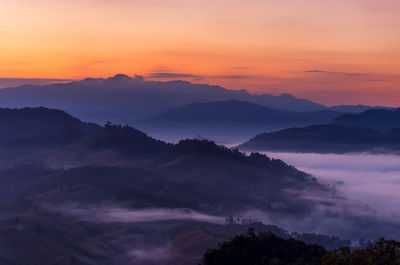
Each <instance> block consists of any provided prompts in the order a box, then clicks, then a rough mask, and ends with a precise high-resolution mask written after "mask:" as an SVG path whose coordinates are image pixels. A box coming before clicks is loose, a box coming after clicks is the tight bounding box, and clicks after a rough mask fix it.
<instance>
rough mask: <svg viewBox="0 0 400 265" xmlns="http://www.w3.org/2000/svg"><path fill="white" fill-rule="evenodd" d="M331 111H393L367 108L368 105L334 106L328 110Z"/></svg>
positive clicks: (377, 107) (378, 107)
mask: <svg viewBox="0 0 400 265" xmlns="http://www.w3.org/2000/svg"><path fill="white" fill-rule="evenodd" d="M329 109H330V110H332V111H337V112H344V113H361V112H364V111H366V110H374V109H386V110H394V109H395V108H392V107H385V106H369V105H336V106H332V107H330V108H329Z"/></svg>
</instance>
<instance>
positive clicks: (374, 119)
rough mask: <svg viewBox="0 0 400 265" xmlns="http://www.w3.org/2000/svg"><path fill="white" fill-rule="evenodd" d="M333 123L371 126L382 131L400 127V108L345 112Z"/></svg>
mask: <svg viewBox="0 0 400 265" xmlns="http://www.w3.org/2000/svg"><path fill="white" fill-rule="evenodd" d="M333 123H334V124H337V125H343V126H350V127H363V128H371V129H376V130H382V131H386V130H390V129H393V128H400V108H399V109H393V110H388V109H376V110H367V111H365V112H363V113H360V114H343V115H341V116H339V117H337V118H336V119H335V120H334V122H333Z"/></svg>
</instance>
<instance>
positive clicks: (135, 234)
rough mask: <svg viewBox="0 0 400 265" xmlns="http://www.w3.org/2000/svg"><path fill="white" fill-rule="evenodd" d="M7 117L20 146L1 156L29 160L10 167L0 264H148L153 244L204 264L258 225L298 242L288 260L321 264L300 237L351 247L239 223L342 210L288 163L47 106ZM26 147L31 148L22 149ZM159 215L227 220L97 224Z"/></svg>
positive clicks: (0, 178)
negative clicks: (256, 215) (250, 214)
mask: <svg viewBox="0 0 400 265" xmlns="http://www.w3.org/2000/svg"><path fill="white" fill-rule="evenodd" d="M118 78H119V79H121V78H122V79H123V78H124V77H118ZM136 81H137V82H140V81H138V80H136ZM136 81H135V82H136ZM87 82H92V81H90V80H88V81H87ZM113 82H114V81H113ZM121 82H125V81H124V80H121ZM1 113H2V112H1V111H0V114H1ZM3 113H5V114H4V117H3V120H4V123H8V124H10V126H9V127H4V128H2V132H1V133H2V134H3V139H14V140H15V141H14V144H13V145H12V148H10V149H7V148H6V146H7V144H6V143H5V144H4V145H3V147H4V149H2V150H3V152H4V154H6V153H7V152H10V150H14V149H15V150H19V151H18V152H15V153H13V155H12V156H11V157H12V159H10V161H9V162H8V163H6V162H3V163H2V164H1V165H0V183H1V184H2V185H0V264H1V263H3V264H7V265H25V264H34V265H36V264H40V265H54V264H62V265H63V264H65V265H67V264H82V265H83V264H86V265H98V264H99V265H103V264H104V265H105V264H107V265H109V264H135V263H136V264H144V265H147V264H146V263H143V262H137V260H132V248H133V249H134V250H136V248H138V249H139V251H141V252H140V253H142V252H143V253H148V254H147V255H150V254H151V255H154V256H156V255H157V251H154V253H150V252H151V249H152V248H151V247H148V246H153V247H154V246H155V247H156V249H158V248H161V249H162V247H163V246H165V245H167V246H168V247H170V248H171V249H172V250H171V251H172V252H173V253H174V255H176V256H173V257H165V256H162V255H161V258H160V259H159V260H157V262H156V264H177V265H186V264H196V263H198V262H199V258H200V257H201V254H202V253H203V252H204V249H206V248H208V247H213V246H216V242H218V241H221V240H227V239H229V238H231V237H232V236H233V235H235V234H238V233H242V232H244V230H246V229H247V228H248V227H250V226H251V227H256V228H257V229H258V230H259V231H264V232H268V231H271V232H273V233H274V234H276V235H278V236H280V237H282V238H284V239H279V238H277V237H274V236H272V235H268V236H267V238H270V239H273V240H274V242H275V243H274V244H276V245H277V246H281V245H285V244H289V245H290V246H289V247H288V249H287V250H285V251H286V252H284V253H289V250H290V253H293V254H296V257H295V258H293V257H291V256H290V255H289V254H290V253H289V254H288V255H286V254H285V256H287V257H285V258H284V259H283V260H284V262H303V263H298V264H308V263H305V262H317V261H318V260H315V259H314V258H315V257H314V256H312V255H314V254H315V255H317V254H316V253H319V251H322V250H323V248H322V247H319V246H315V245H314V246H310V245H307V244H304V243H301V242H298V241H296V240H294V239H291V238H295V239H300V240H304V241H305V242H308V243H318V244H322V245H323V246H324V247H326V248H327V249H332V248H337V247H339V246H342V245H347V246H348V245H350V242H349V241H347V240H341V239H339V238H337V237H331V236H324V235H319V234H302V233H292V232H287V231H285V230H284V229H282V228H279V227H276V226H267V225H264V224H262V223H261V222H260V220H250V219H242V218H240V217H237V216H235V214H236V213H238V212H239V213H241V212H245V211H246V210H249V209H250V210H251V209H257V210H260V211H265V212H268V217H269V218H271V220H274V221H275V222H283V221H284V218H297V219H296V220H301V219H302V218H304V217H309V216H310V215H311V214H313V213H315V212H316V211H318V209H320V207H326V206H327V205H328V203H325V202H322V203H321V202H320V201H319V200H318V198H319V197H321V198H323V199H324V200H326V201H330V202H329V203H330V204H333V203H334V202H333V201H334V200H335V199H336V198H337V196H336V195H335V192H334V190H333V189H331V188H329V187H326V186H324V185H321V184H320V183H318V182H317V181H316V180H315V179H314V178H312V176H310V175H308V174H307V173H304V172H301V171H299V170H297V169H296V168H294V167H292V166H289V165H287V164H286V163H284V162H283V161H281V160H276V159H271V158H269V157H267V156H265V155H262V154H259V153H251V154H248V155H246V154H244V153H242V152H240V151H238V150H236V149H233V150H232V149H228V148H226V147H223V146H218V145H216V144H215V143H213V142H211V141H208V140H182V141H180V142H179V143H177V144H168V143H165V142H162V141H159V140H156V139H153V138H151V137H149V136H148V135H146V134H145V133H143V132H141V131H139V130H136V129H134V128H132V127H129V126H119V125H112V124H111V123H107V124H106V125H105V126H104V127H102V126H97V125H93V124H88V123H84V122H81V121H80V120H78V119H75V118H73V117H72V116H70V115H68V114H66V113H64V112H61V111H54V110H50V109H45V108H38V109H36V108H35V109H23V110H8V109H5V110H3ZM0 118H1V117H0ZM35 119H37V121H40V122H34V121H35ZM67 128H72V129H67ZM19 130H21V132H20V133H18V132H17V131H19ZM7 137H9V138H7ZM10 141H11V140H10ZM24 141H26V143H29V144H18V143H24ZM7 143H8V142H7ZM10 146H11V145H10ZM32 146H33V147H34V148H32ZM5 157H6V156H5ZM5 157H3V158H2V159H5ZM2 161H5V160H2ZM307 195H312V196H307ZM159 208H161V209H181V211H183V212H186V213H189V214H190V213H193V212H199V213H201V214H203V215H206V216H211V217H216V218H219V219H218V220H220V219H222V220H223V219H224V217H226V223H221V222H219V221H218V222H216V221H207V220H204V219H199V220H197V219H193V220H181V219H177V220H169V221H151V220H150V221H141V222H129V221H128V222H121V221H113V220H111V221H110V220H108V221H107V222H105V221H104V220H102V219H101V215H98V214H100V213H104V212H105V213H109V212H107V211H109V210H107V209H111V210H115V209H118V210H119V211H121V209H122V211H125V212H126V213H127V216H128V217H131V216H132V213H131V212H130V211H133V210H146V209H159ZM182 209H184V210H182ZM111 213H113V211H111ZM118 214H124V212H122V213H119V212H118ZM99 216H100V217H99ZM105 219H107V218H105ZM212 220H214V219H212ZM252 236H253V237H256V236H255V235H254V234H253V235H252ZM247 237H248V236H244V239H243V240H244V242H245V240H247V239H246V238H247ZM256 246H259V245H258V243H256ZM260 246H262V245H260ZM243 247H244V249H247V250H249V248H248V247H246V246H245V245H243ZM146 251H150V252H146ZM237 251H238V252H239V251H240V250H239V249H238V250H237ZM21 253H23V254H24V255H21ZM311 254H312V255H311ZM334 254H335V252H332V255H334ZM145 256H146V255H145ZM278 258H279V257H273V260H275V261H276V262H278V261H279V259H278ZM255 262H256V261H255ZM271 262H272V260H271ZM148 264H152V263H148ZM153 264H154V263H153ZM221 264H222V265H223V264H224V263H221ZM232 264H234V263H232ZM253 264H257V263H253ZM260 264H263V263H260ZM271 264H279V263H271ZM293 264H296V263H293ZM310 264H316V263H310Z"/></svg>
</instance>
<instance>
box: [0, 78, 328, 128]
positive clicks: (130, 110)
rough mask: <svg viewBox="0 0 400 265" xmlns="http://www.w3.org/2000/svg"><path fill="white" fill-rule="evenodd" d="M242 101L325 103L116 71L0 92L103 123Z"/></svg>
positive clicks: (285, 106) (310, 106) (298, 107)
mask: <svg viewBox="0 0 400 265" xmlns="http://www.w3.org/2000/svg"><path fill="white" fill-rule="evenodd" d="M231 99H236V100H241V101H248V102H252V103H256V104H260V105H262V106H266V107H269V108H273V109H278V110H291V111H316V110H323V109H325V107H324V106H323V105H321V104H317V103H314V102H311V101H309V100H305V99H299V98H296V97H293V96H291V95H289V94H282V95H280V96H273V95H269V94H261V95H254V94H250V93H248V92H247V91H245V90H229V89H225V88H223V87H220V86H211V85H206V84H192V83H190V82H186V81H170V82H155V81H145V80H144V79H143V77H140V76H135V77H129V76H126V75H122V74H118V75H116V76H114V77H110V78H107V79H103V78H97V79H95V78H87V79H85V80H82V81H75V82H70V83H62V84H50V85H42V86H39V85H24V86H19V87H11V88H4V89H1V90H0V106H3V107H10V108H16V107H37V106H44V107H51V108H58V109H63V110H65V111H67V112H69V113H72V114H73V115H75V116H78V117H79V118H81V119H84V120H90V121H94V122H99V123H105V122H106V121H108V120H110V121H113V122H117V123H120V122H124V123H126V122H131V121H133V120H135V119H140V118H145V117H149V116H152V115H155V114H158V113H161V112H163V111H166V110H168V109H170V108H174V107H179V106H183V105H186V104H189V103H192V102H209V101H216V100H231Z"/></svg>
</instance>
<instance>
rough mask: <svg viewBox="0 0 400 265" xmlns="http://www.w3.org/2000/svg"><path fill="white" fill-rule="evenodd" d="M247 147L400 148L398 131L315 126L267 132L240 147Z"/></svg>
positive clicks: (318, 149)
mask: <svg viewBox="0 0 400 265" xmlns="http://www.w3.org/2000/svg"><path fill="white" fill-rule="evenodd" d="M239 148H240V149H243V150H259V151H261V150H264V151H266V150H273V151H288V152H290V151H293V152H317V153H345V152H361V151H372V150H374V149H375V150H376V151H378V150H379V149H381V151H383V150H388V151H398V150H400V134H399V131H398V130H392V131H389V132H386V133H382V132H379V131H376V130H373V129H369V128H354V127H345V126H340V125H313V126H309V127H305V128H290V129H286V130H281V131H277V132H272V133H263V134H259V135H257V136H255V137H254V138H252V139H250V140H249V141H248V142H245V143H243V144H241V145H240V146H239Z"/></svg>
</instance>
